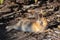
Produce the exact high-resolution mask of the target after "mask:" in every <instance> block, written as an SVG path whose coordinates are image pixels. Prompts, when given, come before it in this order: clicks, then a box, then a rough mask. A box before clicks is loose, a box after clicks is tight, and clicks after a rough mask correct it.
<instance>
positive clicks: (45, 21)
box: [41, 17, 48, 27]
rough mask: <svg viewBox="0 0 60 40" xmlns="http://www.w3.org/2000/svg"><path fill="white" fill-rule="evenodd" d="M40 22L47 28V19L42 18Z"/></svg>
mask: <svg viewBox="0 0 60 40" xmlns="http://www.w3.org/2000/svg"><path fill="white" fill-rule="evenodd" d="M41 21H42V22H43V26H44V27H47V25H48V22H47V19H46V18H45V17H43V18H41Z"/></svg>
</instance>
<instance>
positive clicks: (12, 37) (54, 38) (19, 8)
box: [0, 0, 60, 40]
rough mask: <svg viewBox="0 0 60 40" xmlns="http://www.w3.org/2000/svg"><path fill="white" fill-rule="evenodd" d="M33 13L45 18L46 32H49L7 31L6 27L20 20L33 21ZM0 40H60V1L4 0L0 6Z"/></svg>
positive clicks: (11, 28)
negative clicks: (46, 23)
mask: <svg viewBox="0 0 60 40" xmlns="http://www.w3.org/2000/svg"><path fill="white" fill-rule="evenodd" d="M30 13H31V14H30ZM34 13H39V15H40V17H42V16H43V17H45V18H47V22H48V25H47V28H46V30H49V31H47V32H42V33H31V32H22V31H18V30H15V29H13V27H9V29H10V31H7V29H6V27H7V26H10V25H15V24H16V23H17V22H18V21H19V20H20V19H23V18H27V19H31V18H32V19H35V18H36V14H34ZM32 14H33V15H34V17H33V16H31V15H32ZM0 40H60V0H39V1H38V2H34V1H28V0H25V1H24V0H4V3H3V4H1V5H0Z"/></svg>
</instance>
